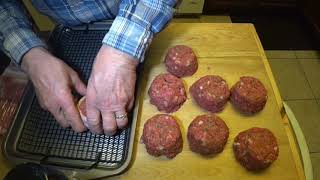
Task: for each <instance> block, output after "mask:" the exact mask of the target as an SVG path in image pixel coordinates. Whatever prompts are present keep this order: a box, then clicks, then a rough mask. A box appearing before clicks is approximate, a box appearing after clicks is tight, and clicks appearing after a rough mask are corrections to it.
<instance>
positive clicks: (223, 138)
mask: <svg viewBox="0 0 320 180" xmlns="http://www.w3.org/2000/svg"><path fill="white" fill-rule="evenodd" d="M187 137H188V141H189V146H190V149H191V150H192V151H193V152H196V153H199V154H201V155H211V154H216V153H220V152H222V151H223V149H224V146H225V145H226V143H227V140H228V137H229V128H228V127H227V125H226V124H225V122H224V121H223V120H222V119H221V118H219V117H218V116H215V115H200V116H197V117H196V118H195V119H194V120H193V121H192V122H191V124H190V125H189V128H188V134H187Z"/></svg>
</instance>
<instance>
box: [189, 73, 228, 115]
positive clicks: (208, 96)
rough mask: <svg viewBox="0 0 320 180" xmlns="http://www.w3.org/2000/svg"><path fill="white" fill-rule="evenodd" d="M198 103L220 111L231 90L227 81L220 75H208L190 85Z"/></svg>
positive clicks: (207, 108) (203, 106) (210, 109)
mask: <svg viewBox="0 0 320 180" xmlns="http://www.w3.org/2000/svg"><path fill="white" fill-rule="evenodd" d="M190 93H191V95H192V97H193V98H194V100H195V101H196V102H197V104H198V105H199V106H200V107H202V108H203V109H206V110H208V111H211V112H220V111H222V110H223V109H224V107H225V104H226V103H227V102H228V99H229V96H230V91H229V88H228V84H227V82H226V81H225V80H224V79H222V78H221V77H220V76H214V75H207V76H204V77H202V78H200V79H199V80H198V81H196V82H195V83H194V84H193V85H192V86H191V87H190Z"/></svg>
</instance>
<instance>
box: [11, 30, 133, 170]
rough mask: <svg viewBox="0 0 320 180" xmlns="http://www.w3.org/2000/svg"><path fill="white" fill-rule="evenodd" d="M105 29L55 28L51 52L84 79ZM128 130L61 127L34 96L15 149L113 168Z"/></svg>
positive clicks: (121, 159)
mask: <svg viewBox="0 0 320 180" xmlns="http://www.w3.org/2000/svg"><path fill="white" fill-rule="evenodd" d="M105 33H106V30H90V31H87V30H71V29H68V28H62V29H61V31H59V32H57V30H56V32H55V33H54V34H53V37H54V38H55V40H54V41H55V42H54V44H53V50H54V53H55V55H57V56H58V57H59V58H61V59H63V60H64V61H65V62H66V63H67V64H69V65H70V66H71V67H72V68H73V69H75V70H76V71H77V72H78V73H79V75H80V77H81V78H82V79H83V80H84V82H87V81H88V78H89V75H90V72H91V69H92V64H93V61H94V58H95V56H96V53H97V52H98V50H99V48H100V47H101V41H102V38H103V37H104V35H105ZM55 34H58V35H55ZM130 131H131V128H130V125H129V128H128V129H125V130H122V131H121V132H119V133H118V134H117V135H115V136H112V137H108V136H105V135H95V134H92V133H90V132H85V133H76V132H74V131H72V130H71V129H63V128H61V127H60V126H59V124H58V123H57V122H56V121H55V119H54V117H53V116H52V115H51V114H50V113H49V112H46V111H44V110H42V109H41V108H40V106H39V104H38V102H37V100H36V98H34V99H33V102H32V105H31V107H30V110H29V112H28V114H27V116H26V119H25V124H24V126H23V128H22V131H21V134H20V136H19V138H18V143H17V150H18V151H20V152H24V153H28V154H32V155H40V156H43V157H44V158H48V157H54V158H61V159H62V160H63V159H66V160H83V161H88V162H92V163H96V164H97V163H98V164H99V165H100V166H104V167H107V168H110V167H111V168H112V167H113V168H116V167H118V166H120V165H121V164H122V163H123V162H124V161H125V160H126V158H127V151H128V146H129V140H130V139H129V138H130V137H129V136H130ZM49 163H50V162H49Z"/></svg>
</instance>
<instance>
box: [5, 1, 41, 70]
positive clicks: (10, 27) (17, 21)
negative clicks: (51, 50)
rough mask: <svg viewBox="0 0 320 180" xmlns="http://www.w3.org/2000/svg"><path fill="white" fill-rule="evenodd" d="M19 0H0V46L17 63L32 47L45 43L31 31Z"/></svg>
mask: <svg viewBox="0 0 320 180" xmlns="http://www.w3.org/2000/svg"><path fill="white" fill-rule="evenodd" d="M19 2H20V1H0V22H1V23H0V48H1V50H2V51H3V52H4V53H5V54H7V55H8V56H9V57H10V58H11V59H12V60H14V61H15V62H16V63H17V64H20V62H21V58H22V57H23V55H24V54H25V53H26V52H28V51H29V50H30V49H31V48H33V47H38V46H42V47H46V45H45V44H44V43H43V42H42V41H41V40H40V39H39V38H38V37H37V35H36V34H35V33H34V32H33V31H32V26H31V24H30V22H29V21H28V18H27V17H26V15H25V14H24V11H23V8H22V7H21V4H19Z"/></svg>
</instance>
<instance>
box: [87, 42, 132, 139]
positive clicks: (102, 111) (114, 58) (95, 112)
mask: <svg viewBox="0 0 320 180" xmlns="http://www.w3.org/2000/svg"><path fill="white" fill-rule="evenodd" d="M137 65H138V61H137V60H136V59H134V58H133V57H131V56H129V55H127V54H125V53H123V52H121V51H119V50H117V49H114V48H112V47H109V46H106V45H102V47H101V49H100V50H99V52H98V54H97V57H96V59H95V62H94V66H93V70H92V73H91V76H90V79H89V82H88V88H87V95H86V107H87V122H85V123H86V124H88V128H89V129H90V130H91V132H94V133H97V134H101V133H103V132H104V134H106V135H113V134H115V133H116V131H117V128H120V129H121V128H124V127H126V125H127V123H128V118H127V117H126V114H127V112H128V111H129V110H130V109H132V107H133V102H134V90H135V82H136V66H137Z"/></svg>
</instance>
